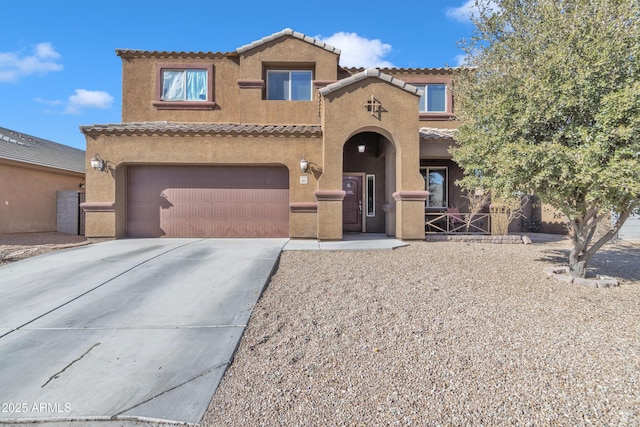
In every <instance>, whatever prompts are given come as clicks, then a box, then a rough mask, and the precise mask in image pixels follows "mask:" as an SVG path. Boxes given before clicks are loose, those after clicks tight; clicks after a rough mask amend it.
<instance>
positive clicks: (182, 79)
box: [160, 69, 207, 101]
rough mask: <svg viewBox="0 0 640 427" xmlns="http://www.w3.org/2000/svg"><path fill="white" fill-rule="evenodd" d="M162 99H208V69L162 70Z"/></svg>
mask: <svg viewBox="0 0 640 427" xmlns="http://www.w3.org/2000/svg"><path fill="white" fill-rule="evenodd" d="M160 99H161V100H162V101H206V100H207V70H198V69H194V70H162V97H161V98H160Z"/></svg>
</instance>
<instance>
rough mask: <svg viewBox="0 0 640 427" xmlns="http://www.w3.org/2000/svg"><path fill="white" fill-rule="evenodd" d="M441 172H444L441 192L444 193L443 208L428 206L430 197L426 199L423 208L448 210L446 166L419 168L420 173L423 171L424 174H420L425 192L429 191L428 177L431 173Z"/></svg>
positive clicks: (447, 172)
mask: <svg viewBox="0 0 640 427" xmlns="http://www.w3.org/2000/svg"><path fill="white" fill-rule="evenodd" d="M435 170H438V171H442V170H444V184H443V187H444V188H443V191H444V206H432V205H431V204H430V202H431V197H430V196H429V197H427V200H426V201H425V206H426V207H427V208H448V207H449V168H448V167H447V166H423V167H421V168H420V171H421V172H422V171H424V174H422V177H423V178H424V188H425V190H427V191H429V175H430V172H431V171H435Z"/></svg>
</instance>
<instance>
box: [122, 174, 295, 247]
mask: <svg viewBox="0 0 640 427" xmlns="http://www.w3.org/2000/svg"><path fill="white" fill-rule="evenodd" d="M128 177H129V182H128V192H127V234H128V235H129V236H132V237H153V236H168V237H288V235H289V188H288V187H289V175H288V170H287V169H286V168H284V167H255V166H254V167H246V166H211V167H202V166H190V167H188V166H134V167H130V168H129V173H128Z"/></svg>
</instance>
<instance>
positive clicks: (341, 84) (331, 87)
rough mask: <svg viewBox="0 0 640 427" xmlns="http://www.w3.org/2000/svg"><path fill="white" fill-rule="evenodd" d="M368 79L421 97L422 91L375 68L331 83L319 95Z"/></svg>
mask: <svg viewBox="0 0 640 427" xmlns="http://www.w3.org/2000/svg"><path fill="white" fill-rule="evenodd" d="M369 77H375V78H379V79H381V80H384V81H386V82H388V83H391V84H392V85H395V86H398V87H399V88H401V89H404V90H406V91H407V92H410V93H413V94H414V95H418V96H422V93H423V91H422V89H418V88H417V87H415V86H413V85H410V84H409V83H407V82H405V81H402V80H400V79H396V78H394V77H391V76H390V75H388V74H384V73H383V72H382V71H380V70H379V69H377V68H368V69H366V70H364V71H363V72H361V73H358V74H354V75H353V76H351V77H347V78H346V79H342V80H338V81H337V82H335V83H331V84H330V85H327V86H326V87H323V88H322V89H320V94H321V95H322V96H327V95H329V94H330V93H332V92H335V91H336V90H338V89H342V88H343V87H346V86H349V85H352V84H354V83H356V82H359V81H360V80H364V79H367V78H369Z"/></svg>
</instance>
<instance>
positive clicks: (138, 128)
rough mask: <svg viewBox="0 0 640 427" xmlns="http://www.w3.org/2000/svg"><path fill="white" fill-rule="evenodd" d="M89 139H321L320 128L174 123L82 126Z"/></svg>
mask: <svg viewBox="0 0 640 427" xmlns="http://www.w3.org/2000/svg"><path fill="white" fill-rule="evenodd" d="M80 129H81V130H82V132H83V133H85V134H87V135H99V134H111V135H136V134H140V135H143V134H144V135H149V134H163V135H166V134H172V135H176V134H181V135H185V134H214V135H215V134H224V135H270V134H271V135H273V134H280V135H283V136H285V135H294V134H295V135H322V127H321V126H305V125H282V126H277V125H239V124H200V123H174V122H167V121H161V122H136V123H115V124H104V125H90V126H81V127H80Z"/></svg>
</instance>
